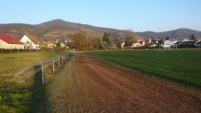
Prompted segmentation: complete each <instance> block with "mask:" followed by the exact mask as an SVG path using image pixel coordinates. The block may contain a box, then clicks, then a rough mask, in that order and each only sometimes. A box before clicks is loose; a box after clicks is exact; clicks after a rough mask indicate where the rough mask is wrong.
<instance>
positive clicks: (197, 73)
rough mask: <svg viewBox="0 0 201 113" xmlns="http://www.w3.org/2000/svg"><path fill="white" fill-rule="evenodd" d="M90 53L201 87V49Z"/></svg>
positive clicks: (155, 74) (188, 84)
mask: <svg viewBox="0 0 201 113" xmlns="http://www.w3.org/2000/svg"><path fill="white" fill-rule="evenodd" d="M88 54H91V55H94V56H97V57H101V58H103V59H105V60H109V61H112V62H115V63H118V64H120V65H123V66H126V67H129V68H132V69H135V70H139V71H142V72H145V73H147V74H149V75H154V76H158V77H161V78H165V79H167V80H170V81H174V82H177V83H180V84H183V85H187V86H192V87H197V88H201V49H181V50H116V51H92V52H88Z"/></svg>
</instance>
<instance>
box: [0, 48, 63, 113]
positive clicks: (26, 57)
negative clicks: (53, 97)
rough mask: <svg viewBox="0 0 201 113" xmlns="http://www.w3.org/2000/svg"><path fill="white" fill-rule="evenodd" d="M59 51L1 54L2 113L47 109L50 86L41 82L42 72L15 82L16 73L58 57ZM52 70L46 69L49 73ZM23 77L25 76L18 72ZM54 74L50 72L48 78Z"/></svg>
mask: <svg viewBox="0 0 201 113" xmlns="http://www.w3.org/2000/svg"><path fill="white" fill-rule="evenodd" d="M60 54H63V53H59V52H27V53H25V52H24V53H7V54H1V53H0V113H38V112H40V113H44V112H47V107H46V106H47V87H44V86H42V84H41V74H40V73H39V74H38V73H36V74H35V75H34V76H32V78H30V79H28V80H26V82H22V83H18V82H15V81H12V79H13V78H16V77H17V76H15V74H16V73H17V72H18V71H20V70H22V69H24V68H27V67H31V66H33V65H36V64H39V63H40V62H42V61H44V60H47V59H50V58H52V57H55V56H58V55H60ZM48 71H51V70H50V69H47V71H46V75H47V72H48ZM19 76H22V75H19ZM53 76H54V75H51V72H50V74H49V73H48V76H46V77H45V79H46V81H48V80H50V79H52V78H53Z"/></svg>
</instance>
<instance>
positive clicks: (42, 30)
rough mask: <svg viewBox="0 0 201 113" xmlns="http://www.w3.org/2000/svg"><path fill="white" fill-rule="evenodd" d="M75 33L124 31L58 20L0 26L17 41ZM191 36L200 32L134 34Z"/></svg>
mask: <svg viewBox="0 0 201 113" xmlns="http://www.w3.org/2000/svg"><path fill="white" fill-rule="evenodd" d="M76 31H83V32H85V33H86V34H87V36H88V37H89V38H93V37H102V36H103V33H104V32H106V33H108V34H110V36H111V37H117V38H120V37H123V36H124V34H125V32H126V31H125V30H117V29H110V28H102V27H95V26H92V25H86V24H80V23H73V22H66V21H64V20H60V19H56V20H52V21H48V22H44V23H41V24H37V25H30V24H18V23H17V24H16V23H15V24H0V33H6V34H10V35H12V36H14V37H16V38H18V39H20V38H21V37H22V36H23V35H25V34H26V35H28V36H32V37H36V38H38V39H40V40H43V41H46V40H54V39H57V38H60V39H68V38H70V35H71V34H73V33H74V32H76ZM134 31H135V29H134ZM192 34H194V35H195V37H196V38H197V39H200V38H201V32H200V31H195V30H190V29H177V30H173V31H167V32H159V33H157V32H150V31H147V32H136V36H137V37H138V38H140V39H149V38H153V39H154V38H165V37H167V36H169V37H170V38H174V39H175V38H176V39H184V38H189V37H190V36H191V35H192Z"/></svg>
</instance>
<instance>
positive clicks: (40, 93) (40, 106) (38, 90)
mask: <svg viewBox="0 0 201 113" xmlns="http://www.w3.org/2000/svg"><path fill="white" fill-rule="evenodd" d="M34 68H35V71H36V73H35V75H34V83H33V85H32V86H31V87H30V91H31V93H32V96H31V103H30V111H28V112H32V113H46V112H48V104H47V98H48V97H47V87H45V86H44V85H42V79H41V78H42V73H41V71H38V69H39V68H41V67H40V66H35V67H34Z"/></svg>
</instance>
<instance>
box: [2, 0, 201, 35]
mask: <svg viewBox="0 0 201 113" xmlns="http://www.w3.org/2000/svg"><path fill="white" fill-rule="evenodd" d="M1 4H2V9H6V10H1V11H0V13H1V14H2V18H0V24H12V23H14V24H30V25H37V24H41V23H44V22H48V21H51V20H55V19H61V20H64V21H66V22H72V23H80V24H87V25H91V26H96V27H103V28H110V29H117V30H126V29H132V30H133V31H134V32H146V31H153V32H165V31H171V30H175V29H180V28H186V29H191V30H195V31H201V22H200V20H199V18H201V16H200V15H199V14H200V13H201V10H200V8H199V7H200V4H201V1H200V0H194V1H188V0H186V1H184V0H174V1H160V0H156V1H150V0H145V1H143V2H142V1H138V0H136V1H132V0H126V1H118V2H117V1H114V0H111V1H92V0H85V1H78V0H75V1H64V0H59V1H53V0H50V1H39V0H35V1H25V0H21V1H18V0H13V1H8V0H3V1H2V2H1ZM8 6H10V7H11V8H7V7H8ZM14 10H15V11H14Z"/></svg>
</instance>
